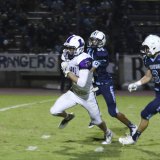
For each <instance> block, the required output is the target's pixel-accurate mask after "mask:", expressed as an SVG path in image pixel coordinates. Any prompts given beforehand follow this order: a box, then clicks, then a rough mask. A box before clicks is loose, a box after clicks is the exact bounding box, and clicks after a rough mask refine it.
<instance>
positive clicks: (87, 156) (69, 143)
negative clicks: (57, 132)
mask: <svg viewBox="0 0 160 160" xmlns="http://www.w3.org/2000/svg"><path fill="white" fill-rule="evenodd" d="M101 135H102V134H101V133H98V134H97V132H94V133H93V132H92V133H91V134H90V135H89V136H87V137H85V139H83V140H70V139H69V140H66V141H64V142H63V146H61V150H59V151H58V152H57V151H56V154H59V155H61V156H63V157H66V156H67V157H68V156H69V157H70V158H69V159H70V160H99V159H108V158H115V159H118V157H120V154H121V147H122V145H120V144H119V142H118V140H114V139H113V141H112V143H111V144H109V145H102V144H101V142H102V141H104V139H103V137H101V138H99V136H101ZM97 148H102V149H103V151H99V152H96V151H95V150H96V149H97Z"/></svg>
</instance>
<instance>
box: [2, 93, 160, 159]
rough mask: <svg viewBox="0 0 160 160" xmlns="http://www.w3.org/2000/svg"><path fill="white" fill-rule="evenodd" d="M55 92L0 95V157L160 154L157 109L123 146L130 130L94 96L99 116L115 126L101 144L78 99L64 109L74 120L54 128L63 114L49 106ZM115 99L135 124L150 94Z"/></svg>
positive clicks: (139, 156)
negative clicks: (137, 136)
mask: <svg viewBox="0 0 160 160" xmlns="http://www.w3.org/2000/svg"><path fill="white" fill-rule="evenodd" d="M58 95H59V94H57V95H55V94H48V95H47V94H45V95H43V93H41V94H40V95H39V94H37V95H36V94H34V95H28V94H26V95H25V93H23V94H1V95H0V160H160V132H159V130H160V124H159V121H160V117H159V114H157V115H156V116H154V117H153V118H152V119H151V120H150V125H149V127H148V128H147V130H146V131H145V132H144V133H143V134H142V135H141V137H140V139H139V141H138V142H137V143H136V144H135V145H131V146H122V145H121V144H119V142H118V138H119V137H120V136H124V135H125V133H129V130H128V129H127V128H126V127H125V126H124V125H123V124H122V123H120V122H119V121H117V120H116V119H114V118H112V117H110V116H109V114H108V112H107V109H106V105H105V102H104V100H103V98H102V97H101V96H98V97H97V100H98V103H99V106H100V110H101V113H102V117H103V119H104V120H105V121H106V122H107V125H108V127H109V128H110V129H111V130H112V131H113V132H114V137H113V141H112V144H110V145H102V144H101V142H102V141H103V133H102V132H101V131H100V130H99V129H98V128H97V127H94V128H92V129H89V128H88V124H89V122H90V119H89V116H88V113H87V112H86V110H85V109H83V108H82V107H81V106H79V105H77V106H76V107H74V108H71V109H69V110H68V112H74V114H75V116H76V117H75V118H74V120H73V121H71V122H70V123H69V124H68V126H67V127H66V128H65V129H58V128H57V126H58V124H59V122H60V121H61V118H59V117H53V116H52V115H50V112H49V110H50V107H51V106H52V105H53V103H54V102H55V100H56V99H57V97H58ZM116 99H117V104H118V108H119V110H120V111H121V112H122V113H124V114H125V115H126V116H127V117H128V118H129V119H130V120H131V121H133V122H134V123H136V124H137V125H138V123H139V120H140V112H141V110H142V109H143V107H144V106H145V105H146V104H148V102H150V101H151V100H152V99H153V96H143V92H142V94H141V95H140V96H124V95H123V96H121V95H117V97H116ZM64 103H65V102H64Z"/></svg>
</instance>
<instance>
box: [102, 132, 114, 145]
mask: <svg viewBox="0 0 160 160" xmlns="http://www.w3.org/2000/svg"><path fill="white" fill-rule="evenodd" d="M104 136H105V141H103V142H102V144H111V142H112V137H113V133H112V131H111V130H108V131H107V133H106V134H105V135H104Z"/></svg>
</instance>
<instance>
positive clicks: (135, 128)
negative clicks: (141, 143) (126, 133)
mask: <svg viewBox="0 0 160 160" xmlns="http://www.w3.org/2000/svg"><path fill="white" fill-rule="evenodd" d="M137 128H138V127H137V126H136V125H134V126H133V127H131V128H130V136H133V135H134V134H135V133H136V131H137Z"/></svg>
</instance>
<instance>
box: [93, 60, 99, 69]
mask: <svg viewBox="0 0 160 160" xmlns="http://www.w3.org/2000/svg"><path fill="white" fill-rule="evenodd" d="M100 64H101V63H100V62H99V61H93V63H92V67H94V68H98V67H99V65H100Z"/></svg>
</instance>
